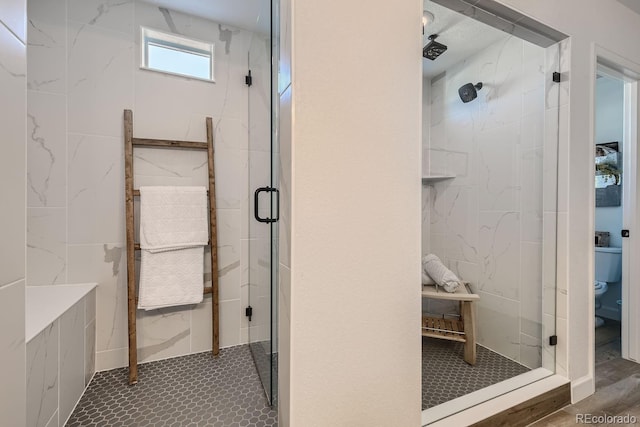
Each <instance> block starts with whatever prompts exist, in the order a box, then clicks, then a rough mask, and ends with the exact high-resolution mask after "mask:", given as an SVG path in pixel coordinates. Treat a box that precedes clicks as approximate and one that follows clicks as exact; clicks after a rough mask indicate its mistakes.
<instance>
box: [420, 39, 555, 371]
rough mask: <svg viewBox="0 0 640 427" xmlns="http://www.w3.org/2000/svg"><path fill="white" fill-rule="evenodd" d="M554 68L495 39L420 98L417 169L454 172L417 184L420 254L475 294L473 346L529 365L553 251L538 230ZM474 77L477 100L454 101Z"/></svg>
mask: <svg viewBox="0 0 640 427" xmlns="http://www.w3.org/2000/svg"><path fill="white" fill-rule="evenodd" d="M556 52H557V50H556ZM554 64H555V65H557V61H555V62H554V58H553V56H552V55H550V54H546V53H545V49H543V48H540V47H537V46H534V45H531V44H529V43H527V42H524V41H522V40H519V39H517V38H515V37H505V38H504V39H502V40H501V41H499V42H497V43H495V44H493V45H492V46H490V47H488V48H486V49H484V50H483V51H481V52H478V53H477V54H476V55H474V56H472V57H470V58H467V59H466V60H465V61H463V62H461V63H458V64H457V65H455V66H453V67H451V68H450V69H448V70H447V71H446V73H445V74H444V75H441V76H437V77H436V78H434V79H432V80H431V82H430V85H429V88H428V90H427V91H426V92H427V93H426V96H425V97H424V99H425V100H428V101H425V102H426V105H425V109H426V110H427V111H428V113H427V114H428V126H427V127H428V132H427V136H426V138H424V141H423V144H424V145H423V147H424V149H425V150H424V151H425V153H424V156H423V168H424V171H425V174H429V173H431V174H446V175H455V176H456V178H455V179H453V180H450V181H444V182H440V183H436V184H433V185H430V186H425V189H424V194H423V229H424V234H425V235H424V236H423V239H424V240H423V251H424V252H425V253H428V252H432V253H435V254H437V255H438V256H440V257H441V258H442V259H443V261H444V262H445V263H446V264H447V265H448V266H449V267H450V268H451V269H452V270H453V271H455V272H456V273H457V274H458V275H459V276H460V277H461V278H463V279H464V280H468V281H469V282H471V283H472V287H473V289H474V290H475V292H477V293H478V294H479V295H480V301H479V303H478V304H477V305H478V325H477V328H478V342H479V343H480V344H482V345H484V346H486V347H488V348H490V349H492V350H494V351H497V352H498V353H500V354H503V355H505V356H507V357H509V358H511V359H513V360H516V361H519V362H521V363H523V364H525V365H526V366H528V367H531V368H536V367H540V366H542V347H543V345H542V342H543V341H546V338H545V339H543V336H545V337H546V331H545V335H543V325H542V323H543V319H542V315H543V301H545V300H549V299H551V300H552V299H553V297H552V295H548V294H547V295H546V298H543V272H544V271H545V269H549V268H552V267H554V266H555V261H554V260H555V258H553V257H551V258H550V257H548V256H547V257H545V259H546V261H545V262H546V264H545V265H544V268H543V254H544V253H546V252H549V251H555V234H554V233H553V230H551V229H549V230H547V231H545V232H544V233H543V229H544V226H545V224H548V223H549V220H555V212H556V206H555V191H556V190H555V189H556V175H555V168H554V167H553V165H554V164H555V163H554V162H555V156H556V144H557V134H556V135H554V134H553V129H555V131H556V132H557V120H556V121H555V124H556V125H555V128H554V126H553V122H552V121H551V123H550V119H549V118H548V117H547V116H549V115H550V113H548V111H549V108H550V106H549V105H548V104H549V103H554V102H555V104H556V105H557V100H556V101H551V100H552V99H553V97H554V96H555V98H557V97H558V94H557V92H556V93H555V94H554V93H552V92H551V91H552V90H554V89H555V90H557V87H556V88H554V87H553V86H552V84H553V82H550V81H549V82H547V80H550V77H549V79H547V77H548V76H550V72H547V70H551V69H554V70H555V68H554V67H555V65H554ZM478 81H481V82H482V83H483V85H484V87H483V88H482V90H480V91H479V92H478V98H477V99H476V100H474V101H472V102H469V103H466V104H465V103H462V102H461V101H460V99H459V97H458V88H459V87H460V86H462V85H463V84H465V83H469V82H472V83H474V84H475V83H477V82H478ZM545 102H546V104H545ZM552 108H553V107H552ZM547 134H548V135H547ZM547 193H549V194H547ZM543 199H544V200H550V201H551V202H549V203H545V204H544V205H543ZM547 213H548V215H547ZM545 218H546V220H545ZM549 225H550V224H549ZM554 225H555V223H554ZM550 262H552V263H553V264H549V263H550ZM544 283H545V287H547V285H551V286H555V280H552V281H548V280H545V281H544ZM545 294H546V293H545ZM424 310H427V311H430V312H452V311H455V310H456V308H455V307H454V306H452V305H450V304H449V305H447V304H444V305H443V304H439V305H438V304H436V303H435V302H431V303H430V305H428V306H426V307H424ZM547 311H551V312H552V310H547V307H545V312H547ZM549 335H550V333H549Z"/></svg>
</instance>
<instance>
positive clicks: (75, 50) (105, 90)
mask: <svg viewBox="0 0 640 427" xmlns="http://www.w3.org/2000/svg"><path fill="white" fill-rule="evenodd" d="M67 30H68V31H67V35H68V62H67V67H68V68H67V69H68V76H67V87H68V89H67V94H68V130H69V132H71V133H80V134H85V135H103V136H113V137H117V138H121V137H122V132H123V130H122V129H123V126H122V114H123V113H122V112H123V110H124V109H125V108H131V107H132V106H133V99H134V91H133V73H132V68H133V51H134V48H133V40H132V36H130V35H127V34H124V33H120V32H115V31H111V30H106V29H103V28H100V27H96V26H90V25H86V24H82V23H79V22H75V21H69V24H68V28H67ZM120 141H121V140H120V139H119V142H120Z"/></svg>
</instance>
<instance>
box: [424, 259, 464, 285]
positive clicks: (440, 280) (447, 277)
mask: <svg viewBox="0 0 640 427" xmlns="http://www.w3.org/2000/svg"><path fill="white" fill-rule="evenodd" d="M423 268H424V270H425V272H426V273H427V275H428V276H429V277H431V278H432V279H433V280H434V281H435V282H436V284H438V285H440V286H442V287H443V288H444V290H445V291H447V292H455V291H456V289H458V286H460V284H461V282H460V279H458V276H456V275H455V273H454V272H453V271H451V270H449V269H448V268H447V267H446V266H445V265H444V264H443V263H442V261H440V258H438V257H437V256H435V255H433V254H430V255H427V256H425V257H424V258H423Z"/></svg>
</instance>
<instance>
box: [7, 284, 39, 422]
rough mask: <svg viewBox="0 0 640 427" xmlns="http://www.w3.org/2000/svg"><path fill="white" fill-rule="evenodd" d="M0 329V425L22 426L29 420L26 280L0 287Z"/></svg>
mask: <svg viewBox="0 0 640 427" xmlns="http://www.w3.org/2000/svg"><path fill="white" fill-rule="evenodd" d="M0 325H2V326H1V327H0V360H2V365H0V375H1V376H2V384H3V386H2V387H0V424H2V425H7V426H21V425H25V416H26V409H25V395H26V394H25V378H26V377H25V370H26V368H25V342H24V339H25V338H24V335H25V291H24V280H20V281H18V282H16V283H14V284H11V285H7V286H3V287H0ZM41 390H42V389H40V391H41ZM34 393H35V391H34Z"/></svg>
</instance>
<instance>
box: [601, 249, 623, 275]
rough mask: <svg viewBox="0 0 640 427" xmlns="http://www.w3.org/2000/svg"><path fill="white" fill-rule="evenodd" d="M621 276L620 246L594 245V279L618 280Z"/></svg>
mask: <svg viewBox="0 0 640 427" xmlns="http://www.w3.org/2000/svg"><path fill="white" fill-rule="evenodd" d="M621 278H622V248H613V247H596V280H597V281H600V282H609V283H613V282H619V281H620V279H621Z"/></svg>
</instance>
